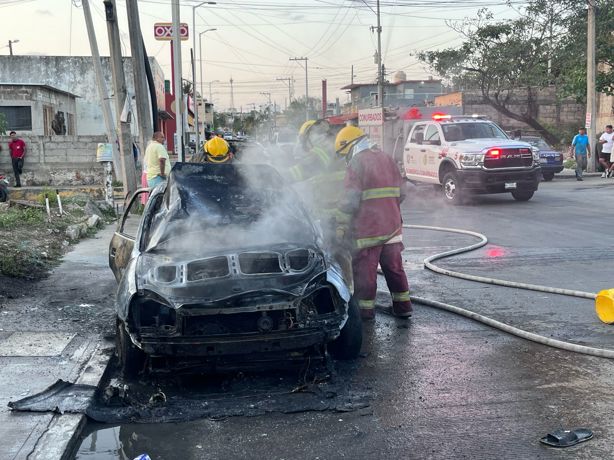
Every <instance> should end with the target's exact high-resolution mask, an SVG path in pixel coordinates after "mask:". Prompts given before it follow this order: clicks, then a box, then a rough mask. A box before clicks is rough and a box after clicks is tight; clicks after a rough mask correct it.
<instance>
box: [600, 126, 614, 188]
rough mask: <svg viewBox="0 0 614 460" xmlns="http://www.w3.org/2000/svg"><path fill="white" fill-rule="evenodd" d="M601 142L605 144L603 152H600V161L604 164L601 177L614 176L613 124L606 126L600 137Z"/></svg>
mask: <svg viewBox="0 0 614 460" xmlns="http://www.w3.org/2000/svg"><path fill="white" fill-rule="evenodd" d="M599 143H600V144H601V145H602V146H603V147H601V153H600V154H599V163H600V164H601V166H603V170H604V172H603V174H602V175H601V177H604V178H605V177H610V176H614V171H612V158H611V157H612V147H613V146H614V132H613V130H612V125H607V126H606V127H605V132H604V133H603V134H602V135H601V137H600V138H599Z"/></svg>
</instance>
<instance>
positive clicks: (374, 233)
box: [335, 126, 412, 320]
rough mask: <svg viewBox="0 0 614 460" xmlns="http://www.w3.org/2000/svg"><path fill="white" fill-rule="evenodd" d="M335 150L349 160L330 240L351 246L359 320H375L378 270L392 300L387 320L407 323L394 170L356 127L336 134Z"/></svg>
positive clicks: (400, 194) (399, 193) (399, 188)
mask: <svg viewBox="0 0 614 460" xmlns="http://www.w3.org/2000/svg"><path fill="white" fill-rule="evenodd" d="M335 150H336V151H337V154H339V155H343V156H345V157H346V158H348V160H349V164H348V169H347V171H346V175H345V193H344V195H343V197H342V198H341V200H340V202H339V208H338V211H337V218H336V222H337V231H336V234H337V239H338V241H340V242H343V241H344V240H346V238H347V236H348V235H349V236H351V239H352V240H353V243H354V249H355V252H354V254H353V255H352V271H353V274H354V298H355V299H356V300H357V301H358V306H359V307H360V316H361V318H362V319H363V320H370V319H374V318H375V296H376V294H377V266H378V264H379V265H380V266H381V267H382V272H384V277H385V278H386V284H388V288H389V289H390V294H391V295H392V314H393V315H394V316H398V317H402V318H409V317H410V316H411V314H412V305H411V299H410V297H409V283H408V281H407V275H406V274H405V270H404V268H403V259H402V257H401V251H403V243H402V238H403V221H402V219H401V201H403V198H404V197H405V193H404V188H403V180H402V178H401V174H400V173H399V168H398V166H397V164H396V163H395V162H394V160H393V159H392V157H391V156H390V155H387V154H385V153H384V152H382V151H381V150H379V149H376V148H372V147H371V145H370V144H369V140H368V139H367V136H366V134H365V133H364V131H362V130H361V129H360V128H358V127H356V126H346V127H345V128H343V129H342V130H341V131H339V133H338V134H337V138H336V140H335ZM340 244H341V243H340Z"/></svg>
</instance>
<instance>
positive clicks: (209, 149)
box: [205, 136, 232, 163]
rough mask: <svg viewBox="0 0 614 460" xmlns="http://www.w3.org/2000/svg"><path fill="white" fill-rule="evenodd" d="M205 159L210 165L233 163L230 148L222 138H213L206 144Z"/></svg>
mask: <svg viewBox="0 0 614 460" xmlns="http://www.w3.org/2000/svg"><path fill="white" fill-rule="evenodd" d="M205 158H206V161H207V162H208V163H229V162H231V161H232V154H231V153H230V147H229V146H228V142H226V141H225V140H224V139H222V138H221V137H217V136H216V137H212V138H211V139H209V140H208V141H207V142H206V143H205Z"/></svg>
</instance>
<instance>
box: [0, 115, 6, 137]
mask: <svg viewBox="0 0 614 460" xmlns="http://www.w3.org/2000/svg"><path fill="white" fill-rule="evenodd" d="M7 127H8V123H7V122H6V116H5V115H4V114H3V113H0V136H4V135H5V134H6V130H7Z"/></svg>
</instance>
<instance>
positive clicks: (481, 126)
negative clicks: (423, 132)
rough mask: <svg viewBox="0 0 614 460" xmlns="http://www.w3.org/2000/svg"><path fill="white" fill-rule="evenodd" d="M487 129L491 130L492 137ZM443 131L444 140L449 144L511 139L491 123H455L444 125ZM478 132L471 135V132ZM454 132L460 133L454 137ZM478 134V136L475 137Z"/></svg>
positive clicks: (442, 125) (442, 126)
mask: <svg viewBox="0 0 614 460" xmlns="http://www.w3.org/2000/svg"><path fill="white" fill-rule="evenodd" d="M486 128H488V129H490V131H491V132H490V134H491V135H485V134H488V133H487V132H486ZM441 130H442V134H443V138H444V139H445V140H446V141H447V142H462V141H466V140H472V139H509V136H508V135H507V134H506V133H505V131H503V130H502V129H501V128H499V127H498V126H497V125H496V124H494V123H491V122H454V123H442V124H441ZM472 130H473V131H476V132H475V133H473V134H472V133H471V131H472ZM478 130H480V131H481V132H479V133H478V132H477V131H478ZM452 131H456V132H457V133H458V135H457V136H453V135H452ZM475 134H478V135H475Z"/></svg>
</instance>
